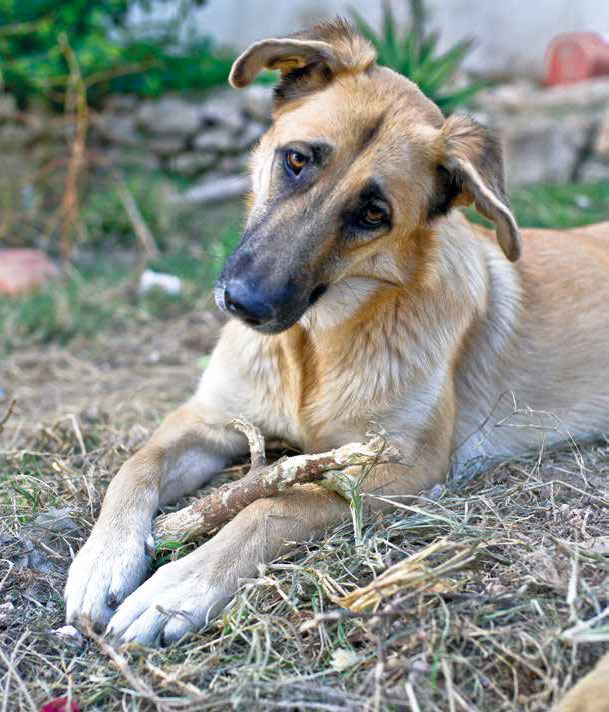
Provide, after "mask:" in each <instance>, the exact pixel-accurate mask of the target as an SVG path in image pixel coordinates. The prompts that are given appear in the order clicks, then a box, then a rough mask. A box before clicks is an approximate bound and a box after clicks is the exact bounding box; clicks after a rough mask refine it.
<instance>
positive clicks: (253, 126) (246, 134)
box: [237, 121, 267, 151]
mask: <svg viewBox="0 0 609 712" xmlns="http://www.w3.org/2000/svg"><path fill="white" fill-rule="evenodd" d="M266 129H267V127H266V126H265V124H262V123H260V122H259V121H250V122H248V123H247V125H246V127H245V130H244V131H243V133H241V134H240V135H239V137H238V138H237V148H238V150H239V151H246V150H248V149H249V148H251V147H252V146H253V145H254V144H255V143H257V142H258V141H259V140H260V138H261V137H262V136H263V134H264V133H265V131H266Z"/></svg>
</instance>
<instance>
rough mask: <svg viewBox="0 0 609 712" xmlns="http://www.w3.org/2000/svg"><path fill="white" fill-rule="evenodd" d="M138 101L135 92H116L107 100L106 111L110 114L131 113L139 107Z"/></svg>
mask: <svg viewBox="0 0 609 712" xmlns="http://www.w3.org/2000/svg"><path fill="white" fill-rule="evenodd" d="M138 103H139V100H138V98H137V97H136V96H135V95H133V94H114V95H112V96H111V97H110V98H109V99H108V101H107V102H106V105H105V107H104V111H105V112H109V113H110V114H127V113H129V114H130V113H132V112H133V111H135V110H136V109H137V107H138Z"/></svg>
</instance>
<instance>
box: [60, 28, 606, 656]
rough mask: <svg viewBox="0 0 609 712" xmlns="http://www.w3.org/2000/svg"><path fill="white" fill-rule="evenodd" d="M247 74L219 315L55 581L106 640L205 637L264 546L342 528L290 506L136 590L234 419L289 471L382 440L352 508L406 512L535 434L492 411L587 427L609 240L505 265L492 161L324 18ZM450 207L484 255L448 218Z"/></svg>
mask: <svg viewBox="0 0 609 712" xmlns="http://www.w3.org/2000/svg"><path fill="white" fill-rule="evenodd" d="M264 68H270V69H279V70H280V72H281V74H282V79H281V83H280V84H279V86H278V88H277V90H276V99H275V107H274V114H273V116H274V123H273V126H272V128H271V129H270V130H269V132H268V133H267V134H266V135H265V136H264V137H263V139H262V140H261V142H260V144H259V146H258V148H257V149H256V151H255V153H254V156H253V160H252V178H253V193H252V199H251V209H250V215H249V221H248V224H247V227H246V230H245V234H244V236H243V239H242V242H241V244H240V245H239V247H238V248H237V250H236V252H235V253H234V255H233V256H232V257H231V258H230V259H229V260H228V261H227V263H226V265H225V267H224V270H223V273H222V276H221V277H220V279H219V281H218V285H217V288H216V297H217V302H218V304H219V306H220V307H221V308H222V309H224V310H226V311H227V312H229V313H230V314H232V315H234V316H235V317H237V318H235V319H233V320H231V321H230V322H229V323H228V325H227V326H226V327H225V328H224V331H223V333H222V337H221V339H220V342H219V343H218V345H217V347H216V349H215V351H214V353H213V356H212V358H211V362H210V365H209V367H208V369H207V371H206V372H205V374H204V376H203V378H202V380H201V383H200V386H199V388H198V390H197V392H196V394H195V395H194V396H193V398H192V399H191V400H190V401H188V402H187V403H186V404H185V405H183V406H182V407H181V408H179V409H178V410H177V411H176V412H174V413H172V414H171V415H169V416H168V417H167V418H166V419H165V421H164V422H163V423H162V425H161V426H160V427H159V428H158V430H157V431H156V433H155V434H154V435H153V437H152V438H151V440H150V441H149V442H148V444H147V445H145V446H144V448H143V449H142V450H140V451H139V452H138V453H136V454H135V455H134V456H133V457H132V458H130V459H129V460H128V462H126V463H125V465H123V467H122V468H121V469H120V471H119V473H118V474H117V476H116V477H115V478H114V480H113V481H112V483H111V484H110V486H109V488H108V492H107V495H106V498H105V501H104V504H103V507H102V510H101V513H100V516H99V519H98V521H97V523H96V524H95V527H94V528H93V531H92V532H91V536H90V538H89V540H88V541H87V543H86V544H85V545H84V547H83V548H82V550H81V551H80V552H79V554H78V556H77V557H76V559H75V561H74V563H73V564H72V567H71V569H70V574H69V578H68V583H67V586H66V593H65V597H66V606H67V618H68V620H69V621H75V620H77V619H78V618H79V617H81V616H86V617H89V618H90V619H92V620H93V621H94V622H95V623H97V624H99V625H106V624H107V623H109V630H110V631H111V632H112V633H113V634H114V635H115V636H116V637H117V638H118V639H120V640H123V641H128V640H137V641H141V642H143V643H154V642H157V641H159V640H166V641H167V640H174V639H176V638H178V637H180V636H182V635H183V634H185V633H186V632H187V631H190V630H194V629H197V628H199V627H201V626H204V625H205V624H206V623H207V621H208V620H209V619H210V617H211V616H213V615H215V614H217V613H218V612H219V611H220V610H221V609H222V607H223V606H224V605H225V604H226V602H227V601H229V600H230V598H231V597H232V596H233V594H234V593H235V590H236V589H237V586H238V582H239V579H240V578H242V577H249V576H254V575H255V574H256V571H257V567H258V565H259V564H260V563H261V562H267V561H269V560H271V559H273V557H275V556H276V555H277V554H278V552H279V551H280V550H281V549H282V547H283V546H284V543H285V541H286V540H303V539H307V538H310V537H315V536H317V535H319V534H320V533H322V532H323V530H324V529H325V528H327V527H329V526H334V525H336V524H337V523H339V522H341V521H342V520H343V519H344V518H345V517H346V516H348V511H349V510H348V505H347V503H346V502H345V501H344V500H343V499H341V498H340V497H339V496H336V495H334V494H331V493H329V492H327V491H325V490H323V489H320V488H318V487H317V486H312V485H310V486H303V487H298V488H294V490H293V491H291V492H288V493H286V494H283V495H281V496H278V497H275V498H272V499H263V500H259V501H257V502H255V503H254V504H252V505H250V506H249V507H247V508H246V509H245V510H244V511H242V512H241V513H240V514H239V515H238V516H237V517H235V519H234V520H233V521H232V522H230V524H228V525H227V526H226V527H224V529H222V530H221V531H220V533H219V534H217V535H216V536H215V537H214V538H213V539H211V540H210V541H209V542H207V543H206V544H204V545H203V546H201V547H200V548H199V549H197V550H196V551H195V552H193V553H191V554H190V555H188V556H186V557H185V558H183V559H180V560H178V561H176V562H173V563H170V564H167V565H166V566H163V567H162V568H161V569H160V570H159V571H157V572H156V573H155V574H154V576H152V577H151V578H150V579H148V580H147V581H146V582H145V583H143V584H142V581H143V580H144V578H145V577H146V572H147V569H148V557H147V547H148V546H149V544H150V542H151V536H150V532H151V521H152V518H153V516H154V514H155V512H156V511H157V509H158V507H159V505H163V504H165V503H167V502H170V501H171V500H175V499H176V498H177V497H180V496H181V495H183V494H184V493H186V492H191V491H193V490H194V489H196V488H197V487H199V486H200V485H202V484H203V483H204V482H205V481H206V480H208V479H209V478H210V477H211V476H213V474H214V473H216V472H218V470H220V469H221V468H223V467H224V466H225V464H226V463H227V462H228V461H229V460H230V459H231V458H232V457H233V456H235V455H237V454H239V453H243V452H244V451H246V442H245V438H244V437H243V436H241V435H240V434H237V433H236V432H234V431H232V430H229V429H227V428H226V425H225V424H226V423H227V421H228V420H229V419H230V418H232V417H233V416H236V415H243V416H244V417H245V418H247V419H248V420H250V421H252V422H254V423H255V424H257V425H258V426H259V427H260V428H261V429H262V430H263V431H264V432H265V433H266V434H268V435H273V436H279V437H281V438H284V439H287V440H289V441H291V442H293V443H294V444H295V445H297V446H298V447H300V448H302V449H303V450H304V451H308V452H313V451H322V450H325V449H328V448H333V447H336V446H339V445H342V444H345V443H347V442H350V441H359V440H363V439H365V437H366V432H367V430H368V429H370V428H371V426H372V428H373V429H375V430H378V429H380V428H382V429H383V430H384V431H385V432H387V433H388V434H389V436H390V437H391V438H393V439H394V440H395V441H396V442H397V444H398V445H399V446H400V448H401V449H402V451H403V452H404V454H405V455H404V456H405V459H406V460H405V461H406V462H408V463H409V466H400V465H385V466H379V467H377V468H376V469H375V470H374V471H373V472H372V473H371V474H370V476H369V477H368V478H367V480H366V482H365V487H366V490H367V491H368V492H370V493H376V494H380V493H382V494H385V495H392V494H401V495H403V494H408V493H416V492H419V491H420V490H422V489H424V488H428V487H430V486H431V485H433V484H434V483H436V482H441V481H442V480H443V479H444V478H445V477H446V474H447V472H448V471H449V468H450V467H451V466H455V467H457V466H459V463H462V462H465V461H468V460H471V458H472V457H476V456H478V455H485V456H493V455H497V454H506V453H515V452H519V451H523V450H527V449H530V448H533V447H536V446H537V445H538V444H539V438H540V430H539V428H538V427H534V428H531V427H503V428H496V427H492V425H494V424H495V423H496V422H497V421H498V420H499V419H501V418H505V417H506V416H508V415H509V413H510V412H511V411H512V402H511V399H509V398H508V399H507V401H508V404H507V405H504V403H505V401H506V399H505V398H503V399H502V398H501V396H502V394H504V393H506V392H513V393H514V394H515V397H516V399H517V402H518V403H519V404H522V405H523V406H527V407H530V408H532V409H535V410H536V411H543V412H544V413H546V414H547V415H544V414H543V413H542V414H539V415H530V416H528V417H527V420H526V422H527V423H528V422H530V421H531V419H537V420H536V421H535V422H536V423H537V425H541V426H542V427H546V426H547V427H549V428H550V429H549V430H548V432H547V433H546V435H547V437H549V438H550V439H552V438H553V439H557V438H559V437H562V438H564V437H565V435H566V432H567V428H568V431H569V432H570V433H571V434H573V435H575V434H587V433H590V432H591V431H598V430H600V429H603V428H604V429H607V428H609V385H608V382H607V364H609V319H608V316H607V314H608V306H607V305H608V304H609V225H599V226H595V227H591V228H586V229H581V230H577V231H570V232H562V233H560V232H550V231H534V230H531V231H527V232H526V233H525V235H524V243H523V252H524V259H523V260H521V261H520V262H518V263H517V264H516V263H514V261H515V260H517V258H518V257H519V256H520V253H521V239H520V235H519V232H518V228H517V226H516V223H515V220H514V217H513V216H512V213H511V212H510V208H509V204H508V200H507V198H506V196H505V193H504V187H503V185H504V183H503V165H502V159H501V151H500V149H499V146H498V144H497V143H496V142H495V141H494V140H493V138H492V137H491V136H490V134H489V132H488V131H487V130H486V129H484V128H483V127H481V126H479V125H478V124H476V123H475V122H474V121H473V120H471V119H469V118H465V117H451V118H449V119H445V118H444V117H443V116H442V114H441V112H440V111H439V109H438V108H437V107H436V106H435V105H434V104H433V103H432V102H430V101H429V100H428V99H427V98H426V97H425V96H424V95H423V94H422V93H421V92H420V91H419V90H418V88H417V87H416V86H415V85H414V84H412V83H411V82H410V81H408V80H407V79H405V78H404V77H402V76H400V75H398V74H396V73H395V72H393V71H391V70H390V69H387V68H384V67H379V66H377V65H376V63H375V53H374V50H373V49H372V47H371V46H370V45H369V44H368V43H367V42H366V41H365V40H363V39H362V38H361V37H360V36H359V35H357V34H356V33H355V32H354V31H353V30H352V28H350V27H349V26H348V25H346V24H345V23H343V22H341V21H336V22H332V23H326V24H323V25H321V26H318V27H316V28H314V29H313V30H311V31H309V32H306V33H303V34H301V35H297V36H294V37H291V38H288V39H271V40H266V41H262V42H258V43H256V44H254V45H253V46H252V47H250V49H248V50H247V51H246V52H245V53H244V54H243V55H242V56H241V57H240V58H239V59H238V60H237V61H236V62H235V65H234V67H233V70H232V73H231V77H230V81H231V83H232V84H233V86H235V87H242V86H245V85H247V84H249V83H250V82H251V81H252V80H253V79H254V78H255V77H256V75H257V74H258V73H259V72H260V71H261V70H262V69H264ZM472 202H473V203H475V205H476V206H477V208H478V210H479V211H480V212H481V213H482V214H483V215H485V216H486V217H487V218H488V219H489V220H492V221H493V222H494V224H495V228H496V238H497V241H498V243H499V246H497V243H496V242H495V239H494V236H493V235H492V233H490V232H489V231H487V230H484V229H482V228H478V227H474V226H473V225H471V224H469V223H468V222H467V221H466V220H465V218H464V217H462V215H461V214H460V213H459V212H458V211H455V210H453V208H454V207H456V206H459V205H466V204H469V203H472ZM497 404H498V405H497ZM493 409H495V410H494V411H493ZM492 412H494V415H493V418H492V421H490V425H488V426H486V425H485V422H486V421H487V419H488V417H489V415H490V414H491V413H492ZM550 413H551V414H553V415H552V416H550V415H549V414H550ZM511 424H513V425H515V426H518V425H522V422H521V421H518V417H517V416H516V420H515V421H514V422H513V423H511ZM472 433H476V435H475V436H474V437H472ZM413 465H414V466H413ZM371 506H378V505H375V504H374V500H373V499H372V500H371ZM140 584H142V585H140ZM138 587H139V588H138Z"/></svg>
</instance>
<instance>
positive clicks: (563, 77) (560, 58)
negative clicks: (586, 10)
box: [544, 32, 609, 86]
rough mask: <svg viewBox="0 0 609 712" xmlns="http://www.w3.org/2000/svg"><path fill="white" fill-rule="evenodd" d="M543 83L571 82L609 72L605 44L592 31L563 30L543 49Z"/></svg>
mask: <svg viewBox="0 0 609 712" xmlns="http://www.w3.org/2000/svg"><path fill="white" fill-rule="evenodd" d="M544 74H545V77H544V84H547V85H548V86H554V85H556V84H571V83H574V82H581V81H584V80H586V79H590V78H591V77H600V76H603V75H609V43H607V42H605V40H604V39H603V38H602V37H601V36H600V35H597V34H596V32H566V33H565V34H563V35H558V36H557V37H555V38H554V39H553V40H552V42H550V46H549V47H548V50H547V52H546V59H545V72H544Z"/></svg>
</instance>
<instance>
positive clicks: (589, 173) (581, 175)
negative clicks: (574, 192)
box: [577, 158, 609, 183]
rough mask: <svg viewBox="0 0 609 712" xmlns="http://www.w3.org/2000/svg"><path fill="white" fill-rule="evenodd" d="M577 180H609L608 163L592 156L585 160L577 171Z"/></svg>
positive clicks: (588, 181) (591, 181)
mask: <svg viewBox="0 0 609 712" xmlns="http://www.w3.org/2000/svg"><path fill="white" fill-rule="evenodd" d="M577 180H578V181H581V182H582V183H596V182H598V181H603V180H609V163H605V162H604V161H599V160H595V159H594V158H592V159H590V160H588V161H586V162H585V163H584V164H583V165H582V166H581V167H580V168H579V171H578V172H577Z"/></svg>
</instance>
